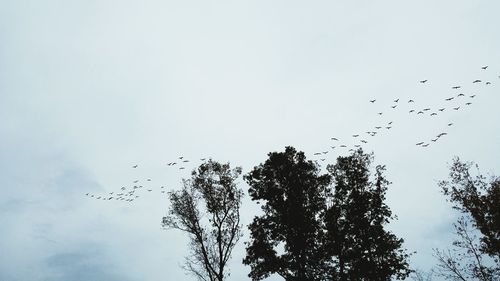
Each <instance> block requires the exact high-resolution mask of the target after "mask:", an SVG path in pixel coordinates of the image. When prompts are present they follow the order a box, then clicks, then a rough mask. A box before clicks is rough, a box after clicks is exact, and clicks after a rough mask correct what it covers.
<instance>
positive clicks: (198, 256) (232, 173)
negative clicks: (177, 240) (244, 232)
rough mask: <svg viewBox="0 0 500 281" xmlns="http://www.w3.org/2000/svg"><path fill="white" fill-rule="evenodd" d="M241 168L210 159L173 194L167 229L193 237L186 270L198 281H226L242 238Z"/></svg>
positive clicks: (165, 222) (166, 219)
mask: <svg viewBox="0 0 500 281" xmlns="http://www.w3.org/2000/svg"><path fill="white" fill-rule="evenodd" d="M240 174H241V168H239V167H238V168H235V169H231V168H230V166H229V164H220V163H218V162H215V161H212V160H209V161H208V162H206V163H203V164H201V165H200V166H199V167H198V170H193V172H192V177H191V179H189V180H183V188H182V190H180V191H172V192H170V193H169V198H170V203H171V206H170V209H169V214H168V215H167V216H166V217H164V218H163V222H162V223H163V226H164V227H166V228H174V229H179V230H181V231H184V232H186V233H188V234H189V238H190V250H191V251H190V255H189V256H188V257H186V261H185V266H184V269H185V270H186V271H188V272H189V273H192V274H193V275H195V276H196V277H197V278H198V280H203V281H222V280H225V279H226V277H227V276H228V274H229V272H228V270H227V268H226V265H227V262H228V261H229V259H230V257H231V252H232V250H233V248H234V246H235V245H236V243H237V242H238V240H239V238H240V237H241V225H240V212H239V210H240V205H241V198H242V196H243V192H242V190H241V189H238V188H237V186H236V183H235V181H236V180H237V178H238V177H239V175H240Z"/></svg>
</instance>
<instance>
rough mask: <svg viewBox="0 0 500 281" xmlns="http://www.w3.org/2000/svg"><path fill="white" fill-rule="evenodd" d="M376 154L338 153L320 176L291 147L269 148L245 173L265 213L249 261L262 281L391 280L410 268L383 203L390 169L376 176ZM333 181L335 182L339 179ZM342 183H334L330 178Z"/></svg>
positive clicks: (254, 229) (254, 230)
mask: <svg viewBox="0 0 500 281" xmlns="http://www.w3.org/2000/svg"><path fill="white" fill-rule="evenodd" d="M371 159H372V156H371V155H367V154H364V153H363V152H362V150H359V151H357V152H355V153H354V154H353V155H351V156H348V157H339V158H338V159H337V164H336V165H330V166H328V171H329V174H321V173H320V168H319V166H318V165H317V164H316V163H315V162H312V161H307V160H306V157H305V156H304V153H302V152H297V151H296V150H295V149H294V148H292V147H287V148H286V149H285V152H281V153H278V152H273V153H269V159H268V160H266V161H265V163H263V164H260V165H259V166H257V167H255V168H254V169H253V170H252V171H251V172H250V173H249V174H247V175H246V176H245V177H244V178H245V180H246V181H247V182H248V184H249V185H250V189H249V194H250V196H251V198H252V200H258V201H264V204H263V205H262V210H263V212H264V214H263V215H261V216H257V217H255V218H254V220H253V222H252V223H251V224H250V226H249V229H250V232H251V233H250V235H251V242H249V243H247V256H246V257H245V259H244V260H243V263H244V264H247V265H250V267H251V271H250V274H249V276H250V277H251V278H252V279H253V280H261V279H263V278H266V277H268V276H269V275H271V274H279V275H280V276H282V277H283V278H284V279H285V280H300V281H308V280H390V279H391V277H396V278H401V279H402V278H405V277H407V276H408V275H409V273H410V272H411V271H410V270H409V266H408V263H407V258H408V255H407V254H406V253H405V251H404V250H403V249H402V248H401V247H402V243H403V240H402V239H398V238H396V237H395V235H394V234H392V233H390V232H388V231H386V230H385V229H384V228H383V225H385V224H386V223H388V222H389V221H390V219H391V218H392V217H391V212H390V210H389V208H388V207H387V206H386V205H385V204H384V203H383V201H384V199H385V192H386V189H387V184H388V182H387V180H386V179H385V178H384V177H383V175H382V172H383V167H382V166H378V167H377V168H376V174H375V180H374V182H371V181H370V180H369V166H370V163H371ZM332 180H333V181H332ZM332 182H333V183H335V188H332V187H331V186H330V185H331V183H332Z"/></svg>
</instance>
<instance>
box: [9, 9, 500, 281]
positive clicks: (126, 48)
mask: <svg viewBox="0 0 500 281" xmlns="http://www.w3.org/2000/svg"><path fill="white" fill-rule="evenodd" d="M498 11H500V2H499V1H496V0H491V1H487V0H485V1H470V0H467V1H464V0H448V1H396V0H394V1H385V0H384V1H290V0H287V1H269V0H266V1H255V0H254V1H189V0H187V1H107V0H96V1H68V0H60V1H51V0H46V1H39V0H33V1H23V0H16V1H1V0H0V190H1V196H0V225H1V227H0V252H1V253H2V254H1V255H0V280H11V281H17V280H22V281H24V280H31V281H38V280H61V281H63V280H64V281H76V280H108V281H113V280H126V281H129V280H130V281H136V280H151V281H156V280H158V281H159V280H194V279H193V278H192V277H189V276H185V274H184V272H183V271H182V269H181V268H180V267H179V265H180V264H181V263H182V262H183V256H184V255H185V254H186V250H187V246H188V245H187V239H186V237H185V236H184V235H183V234H182V233H179V232H177V231H174V230H169V231H166V230H162V229H161V225H160V222H161V218H162V216H163V215H165V213H166V211H167V209H168V204H167V203H168V202H167V199H166V196H165V194H161V193H160V192H159V189H158V187H159V186H161V185H164V186H166V187H167V188H170V189H176V188H179V187H180V182H181V179H182V178H183V177H187V176H188V175H189V170H190V169H192V168H194V167H195V166H196V164H199V163H200V161H199V159H200V158H203V157H212V158H213V159H214V160H217V161H222V162H226V161H229V162H231V164H232V165H239V166H242V167H243V171H244V172H248V171H249V170H250V169H251V168H252V167H253V166H255V165H258V164H259V163H261V162H262V161H264V160H265V159H266V157H267V156H266V154H267V153H268V152H270V151H283V150H284V147H285V146H287V145H292V146H294V147H296V148H297V149H298V150H302V151H305V152H306V153H307V155H308V157H311V159H318V158H317V157H315V156H314V155H313V153H315V152H318V151H325V150H330V151H331V149H330V146H334V145H335V144H334V143H335V141H331V140H330V138H331V137H336V138H338V139H339V142H338V143H337V146H338V145H339V144H341V143H342V144H345V145H346V146H347V148H339V147H337V148H335V149H333V151H331V152H330V153H329V154H327V156H326V157H325V158H326V159H327V161H325V162H321V161H319V163H321V164H325V163H327V162H329V163H332V162H333V160H334V159H335V157H336V156H338V155H347V152H348V151H347V149H348V148H350V147H352V146H353V145H355V144H356V143H359V140H357V141H356V139H355V138H353V137H352V135H353V134H360V135H362V137H363V139H366V140H367V141H368V143H367V144H363V147H364V149H365V150H366V151H369V152H371V151H373V152H374V154H375V162H376V164H385V165H386V166H387V177H388V179H389V180H390V181H391V182H392V185H391V186H390V187H389V191H388V204H389V206H390V207H391V209H392V211H393V212H394V213H395V214H396V215H397V216H398V217H399V220H398V221H395V222H393V223H391V225H390V229H391V230H392V231H394V232H395V233H396V234H397V235H398V236H400V237H403V238H404V239H405V244H404V246H405V247H406V248H407V249H408V250H409V251H417V254H415V255H413V257H412V259H411V262H412V263H411V264H412V266H413V267H414V268H421V269H424V270H427V269H429V268H430V267H431V266H432V265H433V264H434V263H435V260H434V259H433V257H432V248H434V247H441V248H445V247H446V246H447V245H449V244H450V241H451V240H450V239H451V232H452V222H453V221H454V220H455V218H456V216H457V214H456V213H454V212H453V211H452V210H451V208H450V205H449V204H448V203H446V202H445V200H444V199H445V198H444V197H443V196H442V195H441V194H440V191H439V188H438V186H437V181H438V180H441V179H445V178H446V177H447V174H448V164H449V163H450V161H451V159H452V158H453V157H454V156H460V157H461V158H462V159H464V160H470V161H475V162H476V163H478V164H479V165H480V167H481V170H482V171H483V172H485V173H492V174H497V175H498V174H500V170H499V169H498V168H499V167H500V157H499V155H500V145H499V144H500V122H499V121H500V113H499V112H500V111H499V110H498V105H499V104H500V91H499V90H500V79H499V75H500V52H499V50H500V32H499V30H498V27H499V26H500V17H499V16H498ZM486 65H487V66H489V67H488V68H487V69H486V70H483V69H481V67H482V66H486ZM426 79H427V80H428V81H427V82H426V83H420V82H419V81H420V80H426ZM475 79H480V80H481V81H482V82H480V83H472V81H474V80H475ZM487 81H489V82H491V84H490V85H487V84H486V82H487ZM455 85H460V86H462V88H461V89H458V90H453V89H451V87H452V86H455ZM459 93H463V94H465V96H464V97H457V95H458V94H459ZM471 95H476V96H475V97H474V98H471V97H470V96H471ZM452 96H453V97H455V98H454V100H452V101H449V102H447V101H445V99H446V98H448V97H452ZM398 98H399V99H400V100H399V102H398V103H397V104H398V106H397V107H396V108H394V109H392V108H391V106H393V105H395V104H396V103H394V100H395V99H398ZM371 99H376V102H374V103H370V102H369V100H371ZM409 99H413V100H415V102H414V103H408V100H409ZM466 102H472V104H470V105H465V103H466ZM458 106H460V109H459V110H453V109H452V107H458ZM426 107H429V108H431V110H430V111H426V112H425V114H419V115H417V114H416V112H413V113H409V110H411V109H416V110H417V111H419V110H422V109H424V108H426ZM442 107H443V108H446V110H444V111H442V112H441V111H437V110H438V109H439V108H442ZM378 112H383V114H382V115H378V114H377V113H378ZM432 112H437V113H438V115H437V116H430V114H431V113H432ZM390 121H393V123H392V124H391V127H392V128H391V129H386V128H385V127H386V126H388V125H387V124H388V122H390ZM448 123H453V125H452V126H448ZM379 125H380V126H383V127H384V128H382V129H380V130H379V131H380V133H379V134H377V136H375V137H370V136H369V135H367V134H366V133H365V132H366V131H374V130H376V129H374V126H379ZM441 132H446V133H447V135H445V136H443V137H442V138H440V139H439V140H438V141H436V142H435V143H434V142H432V141H430V140H431V139H432V138H434V137H436V135H437V134H439V133H441ZM359 138H361V137H359ZM420 141H423V142H425V143H430V145H429V146H428V147H425V148H424V147H419V146H416V145H415V144H416V143H417V142H420ZM179 156H184V157H186V159H190V160H191V161H192V162H190V163H192V164H190V165H188V166H186V169H185V170H178V169H177V168H168V167H167V166H166V163H168V162H171V161H174V160H175V159H177V157H179ZM135 164H138V165H139V166H138V168H136V169H133V168H131V166H132V165H135ZM147 178H151V182H148V183H147V184H148V185H149V186H151V187H154V188H155V190H154V191H153V192H149V193H148V192H145V193H143V196H142V197H141V198H138V200H136V201H134V202H133V203H131V204H129V203H126V202H117V201H109V202H108V201H106V202H105V201H102V200H94V199H90V198H88V197H87V196H85V194H86V193H91V194H106V193H109V192H115V191H117V190H119V189H120V187H121V186H130V185H131V182H132V181H133V180H136V179H139V180H140V181H141V182H144V181H146V179H147ZM240 186H241V187H242V188H243V189H245V190H247V188H248V187H247V185H246V184H245V183H243V181H241V185H240ZM242 208H243V210H242V212H243V218H244V223H245V224H247V223H249V222H250V221H251V219H252V217H253V216H254V215H255V210H256V207H255V206H254V205H253V204H252V203H251V202H248V201H245V204H244V205H243V207H242ZM245 240H246V237H245V238H244V239H242V241H241V243H240V245H239V247H238V248H236V249H235V251H234V254H233V260H232V264H231V272H232V275H231V278H229V280H249V279H248V278H247V277H246V276H247V274H248V272H249V268H248V267H244V266H243V265H241V260H242V257H243V256H244V254H245V252H244V246H243V243H242V242H243V241H245ZM269 280H280V279H279V278H277V277H273V278H269Z"/></svg>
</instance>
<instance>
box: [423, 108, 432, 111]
mask: <svg viewBox="0 0 500 281" xmlns="http://www.w3.org/2000/svg"><path fill="white" fill-rule="evenodd" d="M429 110H431V109H430V108H424V109H423V111H429Z"/></svg>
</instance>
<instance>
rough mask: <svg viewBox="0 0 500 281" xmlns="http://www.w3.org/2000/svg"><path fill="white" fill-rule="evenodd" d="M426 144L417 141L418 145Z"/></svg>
mask: <svg viewBox="0 0 500 281" xmlns="http://www.w3.org/2000/svg"><path fill="white" fill-rule="evenodd" d="M422 144H424V142H419V143H416V145H422Z"/></svg>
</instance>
